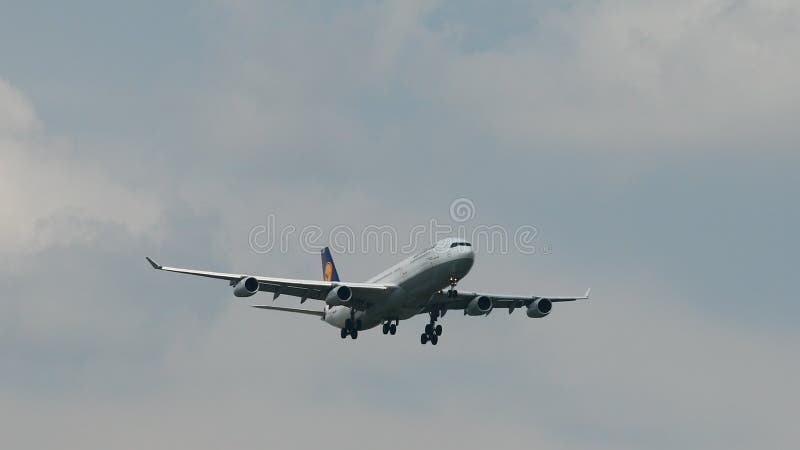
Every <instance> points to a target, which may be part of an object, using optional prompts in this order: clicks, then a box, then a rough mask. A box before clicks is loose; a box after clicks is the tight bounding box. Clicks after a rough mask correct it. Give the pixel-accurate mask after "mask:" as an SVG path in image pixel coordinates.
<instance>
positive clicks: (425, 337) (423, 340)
mask: <svg viewBox="0 0 800 450" xmlns="http://www.w3.org/2000/svg"><path fill="white" fill-rule="evenodd" d="M419 341H420V342H421V343H422V345H425V344H427V343H428V335H427V334H425V333H422V336H420V337H419Z"/></svg>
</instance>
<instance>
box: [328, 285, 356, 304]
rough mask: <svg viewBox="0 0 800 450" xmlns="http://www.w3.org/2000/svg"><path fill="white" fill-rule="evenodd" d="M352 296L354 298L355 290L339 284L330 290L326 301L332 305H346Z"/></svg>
mask: <svg viewBox="0 0 800 450" xmlns="http://www.w3.org/2000/svg"><path fill="white" fill-rule="evenodd" d="M351 298H353V290H352V289H350V288H349V287H347V286H345V285H339V286H336V287H334V288H333V289H331V291H330V292H328V296H327V297H325V303H327V304H328V305H330V306H336V305H344V304H345V303H348V302H349V301H350V299H351Z"/></svg>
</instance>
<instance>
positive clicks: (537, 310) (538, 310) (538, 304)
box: [526, 298, 553, 319]
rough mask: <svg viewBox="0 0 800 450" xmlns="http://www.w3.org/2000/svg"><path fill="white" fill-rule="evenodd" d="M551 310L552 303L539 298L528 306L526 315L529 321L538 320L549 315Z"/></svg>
mask: <svg viewBox="0 0 800 450" xmlns="http://www.w3.org/2000/svg"><path fill="white" fill-rule="evenodd" d="M552 309H553V302H551V301H550V300H548V299H546V298H540V299H537V300H536V301H534V302H533V303H531V304H530V305H528V311H526V314H527V315H528V317H530V318H531V319H538V318H541V317H544V316H546V315H548V314H550V310H552Z"/></svg>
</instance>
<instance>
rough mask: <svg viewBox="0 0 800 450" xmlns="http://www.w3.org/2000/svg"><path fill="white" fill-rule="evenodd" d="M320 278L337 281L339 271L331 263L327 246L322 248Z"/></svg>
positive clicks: (331, 259)
mask: <svg viewBox="0 0 800 450" xmlns="http://www.w3.org/2000/svg"><path fill="white" fill-rule="evenodd" d="M321 253H322V279H323V280H325V281H339V272H337V271H336V266H335V265H334V264H333V257H332V256H331V250H330V249H329V248H328V247H325V248H323V249H322V252H321Z"/></svg>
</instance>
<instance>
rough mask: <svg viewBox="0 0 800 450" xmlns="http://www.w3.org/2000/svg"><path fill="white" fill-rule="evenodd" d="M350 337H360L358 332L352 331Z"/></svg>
mask: <svg viewBox="0 0 800 450" xmlns="http://www.w3.org/2000/svg"><path fill="white" fill-rule="evenodd" d="M350 337H351V338H353V339H356V338H357V337H358V330H350Z"/></svg>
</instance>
